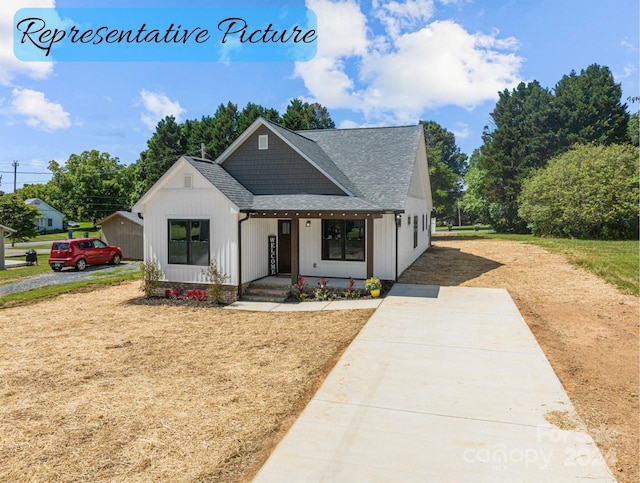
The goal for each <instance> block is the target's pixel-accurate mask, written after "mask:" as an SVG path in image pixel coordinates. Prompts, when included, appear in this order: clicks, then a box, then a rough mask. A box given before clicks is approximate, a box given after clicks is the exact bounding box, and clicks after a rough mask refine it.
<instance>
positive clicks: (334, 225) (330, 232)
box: [322, 220, 366, 262]
mask: <svg viewBox="0 0 640 483" xmlns="http://www.w3.org/2000/svg"><path fill="white" fill-rule="evenodd" d="M365 246H366V244H365V221H364V220H322V259H323V260H348V261H360V262H363V261H364V259H365V258H364V253H365Z"/></svg>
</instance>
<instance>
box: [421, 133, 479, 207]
mask: <svg viewBox="0 0 640 483" xmlns="http://www.w3.org/2000/svg"><path fill="white" fill-rule="evenodd" d="M420 124H422V125H423V127H424V137H425V144H426V146H427V159H428V160H429V178H430V180H431V194H432V196H433V206H434V208H435V209H436V216H439V217H442V216H454V215H455V213H456V210H457V204H458V202H459V200H460V197H461V194H462V186H463V184H462V181H463V176H464V173H465V172H466V170H467V155H466V154H462V153H461V152H460V148H459V147H458V146H457V145H456V139H455V136H454V134H453V133H452V132H450V131H448V130H447V129H445V128H443V127H442V126H440V125H439V124H438V123H437V122H434V121H420Z"/></svg>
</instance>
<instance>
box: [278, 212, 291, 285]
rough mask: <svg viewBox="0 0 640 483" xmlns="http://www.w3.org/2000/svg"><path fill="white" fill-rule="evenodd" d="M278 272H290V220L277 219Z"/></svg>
mask: <svg viewBox="0 0 640 483" xmlns="http://www.w3.org/2000/svg"><path fill="white" fill-rule="evenodd" d="M278 273H291V220H278Z"/></svg>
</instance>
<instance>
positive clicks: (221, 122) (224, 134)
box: [207, 102, 240, 159]
mask: <svg viewBox="0 0 640 483" xmlns="http://www.w3.org/2000/svg"><path fill="white" fill-rule="evenodd" d="M210 133H211V141H209V142H208V143H207V153H208V155H209V156H211V159H216V158H217V157H218V156H220V155H221V154H222V153H223V152H224V150H225V149H227V148H228V147H229V146H231V143H233V141H235V140H236V139H237V138H238V136H239V135H240V133H239V132H238V106H237V105H235V104H233V103H232V102H227V105H226V106H225V105H224V104H220V105H219V106H218V109H217V110H216V112H215V114H214V116H213V119H212V126H211V130H210Z"/></svg>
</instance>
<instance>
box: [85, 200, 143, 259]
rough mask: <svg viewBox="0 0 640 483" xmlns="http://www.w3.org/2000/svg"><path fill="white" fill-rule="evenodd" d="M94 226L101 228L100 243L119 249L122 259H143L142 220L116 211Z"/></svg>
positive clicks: (128, 212) (133, 215) (131, 214)
mask: <svg viewBox="0 0 640 483" xmlns="http://www.w3.org/2000/svg"><path fill="white" fill-rule="evenodd" d="M96 224H97V225H100V226H101V227H102V237H101V238H102V241H103V242H105V243H106V244H107V245H116V246H118V247H120V249H121V250H122V254H123V255H124V258H127V259H129V260H142V259H143V257H144V252H143V248H142V218H140V217H139V216H138V215H137V214H136V213H131V212H130V211H116V212H115V213H112V214H110V215H109V216H107V217H106V218H105V219H103V220H100V221H99V222H98V223H96Z"/></svg>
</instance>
